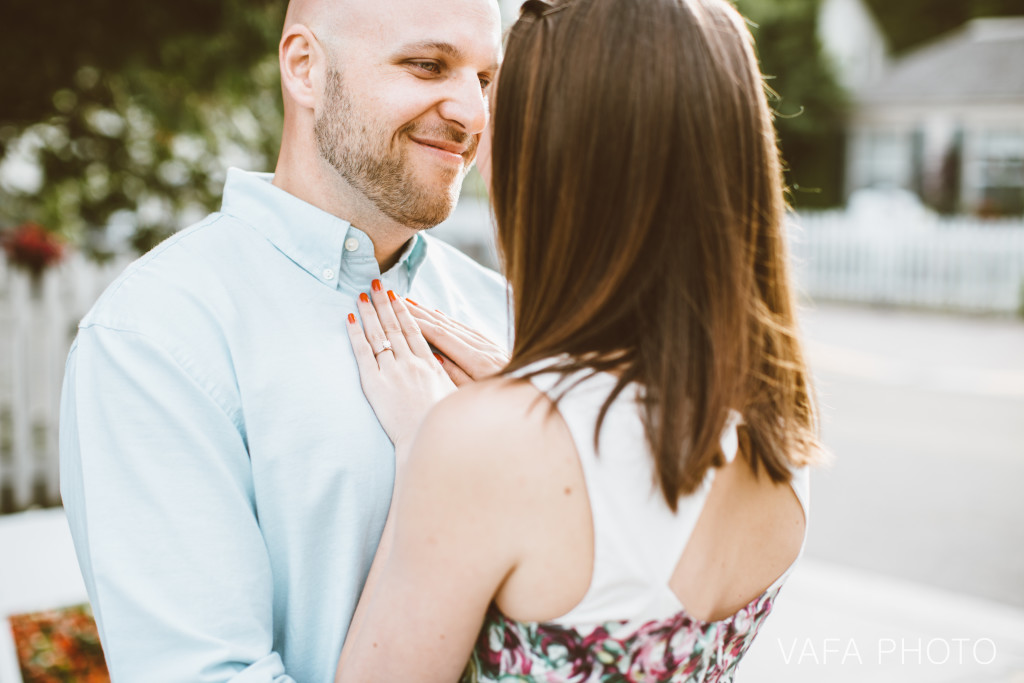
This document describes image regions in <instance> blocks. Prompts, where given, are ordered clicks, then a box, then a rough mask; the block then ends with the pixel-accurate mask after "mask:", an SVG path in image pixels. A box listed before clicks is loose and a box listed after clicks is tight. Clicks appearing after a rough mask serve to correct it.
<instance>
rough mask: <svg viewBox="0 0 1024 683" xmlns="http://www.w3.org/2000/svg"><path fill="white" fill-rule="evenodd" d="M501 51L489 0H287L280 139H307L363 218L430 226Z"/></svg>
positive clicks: (462, 158)
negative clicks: (375, 216) (283, 127)
mask: <svg viewBox="0 0 1024 683" xmlns="http://www.w3.org/2000/svg"><path fill="white" fill-rule="evenodd" d="M499 50H500V18H499V15H498V9H497V5H496V3H494V2H493V0H432V1H431V2H429V3H424V2H419V1H418V0H374V1H373V2H367V1H366V0H292V2H291V3H290V5H289V9H288V17H287V19H286V22H285V32H284V35H283V37H282V40H281V48H280V58H281V76H282V85H283V91H284V97H285V117H286V131H285V144H286V145H287V144H289V136H290V135H291V136H292V137H293V138H294V137H298V138H300V139H303V140H306V141H307V142H308V145H307V146H306V147H305V154H306V156H308V157H313V158H307V159H305V163H307V164H314V163H315V164H318V165H319V171H320V173H321V174H324V175H327V176H329V177H330V176H332V177H330V181H329V182H327V183H324V185H325V186H326V187H332V186H333V187H335V188H337V189H338V191H339V192H340V193H341V194H342V195H346V196H347V199H348V202H349V203H355V204H358V206H354V207H346V210H348V211H350V212H354V213H355V214H356V215H357V216H359V217H362V219H363V220H364V221H366V213H367V212H370V213H373V212H377V213H378V214H379V216H378V217H380V218H381V219H386V220H389V221H391V222H393V223H395V224H398V225H401V226H405V227H407V228H412V229H422V228H428V227H431V226H433V225H436V224H437V223H440V222H441V221H443V220H444V219H445V218H446V217H447V216H448V214H449V213H450V212H451V210H452V208H453V207H454V205H455V201H456V199H457V198H458V194H459V190H460V188H461V185H462V179H463V178H464V177H465V174H466V172H467V171H468V169H469V166H470V165H471V164H472V162H473V159H474V156H475V154H476V147H477V143H478V141H479V138H480V134H481V132H482V131H483V129H484V127H485V125H486V123H487V116H488V106H487V91H488V86H489V84H490V81H491V80H492V79H493V77H494V73H495V70H496V69H497V61H498V57H499ZM284 153H285V150H282V156H284ZM299 161H302V160H301V159H300V160H299ZM346 217H347V218H350V219H352V218H353V216H346ZM371 220H372V217H371Z"/></svg>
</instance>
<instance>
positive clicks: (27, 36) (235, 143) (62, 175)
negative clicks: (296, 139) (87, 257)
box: [0, 0, 286, 256]
mask: <svg viewBox="0 0 1024 683" xmlns="http://www.w3.org/2000/svg"><path fill="white" fill-rule="evenodd" d="M54 4H55V3H53V2H49V3H40V2H38V1H36V2H30V1H29V0H8V3H7V7H6V8H5V15H6V16H5V27H6V30H7V32H16V35H9V36H6V37H5V38H4V39H2V40H0V59H3V63H4V65H5V68H4V70H3V71H2V72H0V74H2V75H0V83H2V87H3V91H4V93H5V97H4V100H3V104H2V107H0V159H2V160H3V165H4V167H5V170H6V173H4V174H2V175H0V178H6V179H7V180H6V182H0V225H3V224H5V223H6V224H13V223H22V222H25V221H27V220H34V221H37V222H39V223H42V224H44V225H46V226H48V227H49V228H51V229H57V230H59V231H60V232H62V233H64V234H65V236H67V237H69V238H71V239H73V240H76V241H79V242H80V243H81V244H82V245H83V247H84V248H85V249H86V251H89V252H92V253H94V254H96V255H98V256H103V255H104V254H105V253H107V252H109V250H110V249H111V248H112V247H113V246H114V245H112V244H111V243H110V239H109V238H110V236H111V234H110V231H108V230H107V228H108V226H109V225H111V224H114V225H115V226H117V225H120V226H121V227H122V230H123V232H124V237H125V238H127V239H130V240H131V241H132V243H133V244H134V246H135V247H136V248H137V249H139V250H143V249H146V248H148V247H149V246H152V244H154V243H155V242H156V241H158V240H159V239H161V238H162V237H163V236H165V235H167V234H169V233H170V232H173V231H174V229H176V228H177V227H180V225H179V223H178V220H179V219H187V218H188V217H189V216H190V215H196V214H202V213H205V212H206V211H208V210H210V209H212V208H214V207H215V206H216V203H217V198H218V197H219V194H220V184H221V180H222V178H223V172H224V169H223V168H222V163H223V161H222V160H224V159H228V160H235V163H240V164H242V165H253V166H263V167H266V166H268V165H269V164H270V162H271V161H272V160H273V158H274V155H275V154H276V150H277V144H278V135H279V133H280V119H281V106H280V95H279V85H278V83H279V81H278V76H277V59H276V49H275V47H276V43H277V39H278V36H279V34H280V28H281V23H282V21H283V17H284V9H285V5H286V2H285V0H177V1H176V2H175V3H123V2H115V1H114V0H60V1H59V2H57V3H56V4H57V7H54V6H53V5H54ZM34 42H38V43H40V45H41V47H42V49H40V47H37V46H35V45H33V44H31V43H34Z"/></svg>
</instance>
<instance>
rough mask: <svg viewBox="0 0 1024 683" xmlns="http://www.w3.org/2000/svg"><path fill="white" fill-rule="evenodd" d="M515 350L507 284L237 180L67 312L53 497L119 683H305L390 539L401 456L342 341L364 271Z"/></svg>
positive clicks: (319, 676)
mask: <svg viewBox="0 0 1024 683" xmlns="http://www.w3.org/2000/svg"><path fill="white" fill-rule="evenodd" d="M377 277H381V279H382V280H383V282H384V286H385V288H388V289H393V290H395V292H396V293H398V294H400V295H408V296H410V297H411V298H413V299H414V300H416V301H417V302H419V303H420V304H422V305H425V306H430V307H433V308H439V309H441V310H443V311H444V312H445V313H447V314H449V315H451V316H453V317H454V318H457V319H460V320H462V321H463V322H465V323H467V324H469V325H471V326H473V327H475V328H478V329H480V330H482V331H483V332H485V333H486V334H488V335H490V336H491V337H492V338H493V339H495V340H507V339H508V317H507V304H506V292H505V285H504V281H503V280H502V279H501V278H500V277H499V276H498V275H497V274H495V273H494V272H492V271H489V270H486V269H484V268H482V267H480V266H478V265H477V264H476V263H474V262H473V261H471V260H470V259H468V258H467V257H465V256H464V255H462V254H461V253H459V252H457V251H456V250H454V249H452V248H451V247H449V246H447V245H446V244H444V243H442V242H440V241H438V240H436V239H434V238H431V237H428V236H425V235H417V236H416V237H415V238H413V239H412V240H411V241H410V243H409V246H408V247H407V248H406V250H405V252H404V253H403V256H402V258H401V260H400V261H399V263H398V264H397V265H395V266H394V267H393V268H391V269H390V270H389V271H388V272H386V273H384V275H383V276H381V275H380V272H379V269H378V266H377V261H376V260H375V258H374V251H373V244H372V243H371V241H370V239H369V238H368V237H367V236H366V235H365V234H364V233H362V232H361V231H359V230H358V229H356V228H355V227H353V226H351V225H350V224H349V223H347V222H345V221H343V220H341V219H339V218H337V217H335V216H332V215H330V214H327V213H325V212H323V211H321V210H320V209H317V208H316V207H314V206H312V205H310V204H307V203H305V202H303V201H301V200H299V199H298V198H296V197H294V196H292V195H290V194H288V193H287V192H284V191H283V190H281V189H279V188H277V187H275V186H273V185H272V184H271V183H270V176H267V175H259V174H253V173H246V172H243V171H238V170H235V169H232V170H231V171H230V172H229V173H228V178H227V183H226V186H225V188H224V204H223V207H222V209H221V211H220V212H219V213H214V214H212V215H210V216H209V217H207V218H206V219H205V220H204V221H202V222H201V223H199V224H197V225H194V226H192V227H191V228H188V229H186V230H184V231H182V232H180V233H178V234H176V235H175V236H174V237H172V238H170V239H169V240H167V241H166V242H164V243H163V244H162V245H160V246H159V247H157V248H156V249H154V250H153V251H152V252H150V253H149V254H147V255H146V256H144V257H142V258H141V259H139V260H138V261H136V262H135V263H134V264H133V265H131V266H130V267H129V268H128V269H127V270H126V271H125V273H124V274H123V275H122V276H121V277H120V278H119V279H118V280H117V281H116V282H114V284H112V285H111V286H110V287H109V288H108V289H107V291H106V292H105V293H104V294H103V296H102V297H101V298H100V300H99V301H98V302H97V303H96V305H95V307H94V308H93V309H92V310H91V311H90V312H89V314H88V315H86V317H85V318H84V319H83V320H82V323H81V325H80V326H79V332H78V337H77V338H76V340H75V343H74V345H73V346H72V349H71V353H70V355H69V357H68V364H67V370H66V375H65V380H64V391H63V397H62V406H61V434H60V450H61V492H62V495H63V498H64V505H65V508H66V510H67V515H68V520H69V522H70V525H71V531H72V535H73V537H74V541H75V547H76V550H77V553H78V560H79V562H80V564H81V568H82V573H83V575H84V577H85V583H86V586H87V588H88V591H89V597H90V599H91V601H92V605H93V609H94V612H95V615H96V620H97V623H98V625H99V629H100V637H101V640H102V643H103V648H104V651H105V652H106V656H107V660H108V664H109V667H110V671H111V673H112V676H113V680H114V681H124V682H126V683H144V682H145V683H148V682H150V681H153V682H157V681H160V682H163V681H167V682H168V683H185V682H186V681H189V682H193V681H194V682H207V681H234V682H238V683H241V682H243V681H244V682H246V683H256V682H263V681H275V682H277V683H283V682H287V681H298V682H299V683H320V682H326V681H333V680H334V671H335V668H336V665H337V660H338V655H339V653H340V651H341V645H342V641H343V639H344V637H345V632H346V630H347V628H348V624H349V620H350V619H351V617H352V612H353V611H354V609H355V605H356V601H357V599H358V597H359V591H360V589H361V588H362V585H363V582H364V580H365V578H366V574H367V572H368V571H369V567H370V563H371V560H372V559H373V554H374V551H375V549H376V546H377V542H378V539H379V538H380V534H381V531H382V530H383V526H384V520H385V518H386V516H387V511H388V505H389V503H390V499H391V488H392V484H393V477H394V452H393V449H392V446H391V443H390V442H389V441H388V438H387V436H386V435H385V434H384V432H383V430H382V429H381V428H380V425H379V424H378V422H377V420H376V418H375V417H374V414H373V411H372V410H371V409H370V406H369V405H368V404H367V403H366V400H365V399H364V397H363V394H362V391H361V389H360V386H359V377H358V373H357V370H356V366H355V361H354V359H353V357H352V351H351V346H350V343H349V341H348V337H347V333H346V330H345V318H346V316H347V314H348V313H349V312H354V311H355V300H356V297H357V296H358V294H359V292H361V291H368V289H369V286H370V282H371V280H372V279H373V278H377Z"/></svg>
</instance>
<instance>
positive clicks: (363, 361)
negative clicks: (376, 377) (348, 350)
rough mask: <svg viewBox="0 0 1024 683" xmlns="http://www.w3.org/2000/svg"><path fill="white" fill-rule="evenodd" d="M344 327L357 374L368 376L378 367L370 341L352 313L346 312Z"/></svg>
mask: <svg viewBox="0 0 1024 683" xmlns="http://www.w3.org/2000/svg"><path fill="white" fill-rule="evenodd" d="M345 327H346V329H347V330H348V338H349V339H350V340H351V341H352V353H354V354H355V357H356V366H357V367H358V368H359V376H360V377H363V378H366V377H369V376H370V373H371V372H375V371H377V370H378V369H379V368H378V366H377V359H376V358H374V357H373V349H372V348H370V342H369V341H367V339H366V334H365V333H364V332H363V328H362V326H361V325H360V324H359V321H358V320H356V316H355V314H354V313H349V314H348V325H346V326H345ZM452 381H454V380H452Z"/></svg>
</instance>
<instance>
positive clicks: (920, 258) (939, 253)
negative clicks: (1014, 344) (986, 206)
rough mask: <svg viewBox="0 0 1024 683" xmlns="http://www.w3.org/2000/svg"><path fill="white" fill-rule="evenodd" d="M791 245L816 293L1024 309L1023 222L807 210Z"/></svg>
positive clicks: (960, 307) (803, 283)
mask: <svg viewBox="0 0 1024 683" xmlns="http://www.w3.org/2000/svg"><path fill="white" fill-rule="evenodd" d="M790 247H791V250H792V252H793V258H794V271H795V274H796V280H797V284H798V286H799V288H800V291H801V292H802V293H803V294H805V295H807V296H809V297H811V298H812V299H818V300H831V301H844V302H861V303H871V304H884V305H893V306H907V307H917V308H928V309H936V310H945V311H959V312H971V313H1000V314H1010V315H1018V314H1024V221H1020V220H1016V221H990V220H987V221H982V220H971V219H935V218H930V219H929V218H927V217H924V218H922V219H921V221H920V222H919V223H917V224H908V223H901V222H899V221H889V222H887V223H886V224H880V223H877V222H876V223H874V224H869V225H865V224H864V223H863V222H859V221H857V220H854V219H853V218H851V217H850V216H848V215H847V214H845V213H842V212H823V213H805V214H801V215H800V216H797V217H794V221H793V225H792V229H791V230H790Z"/></svg>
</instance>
